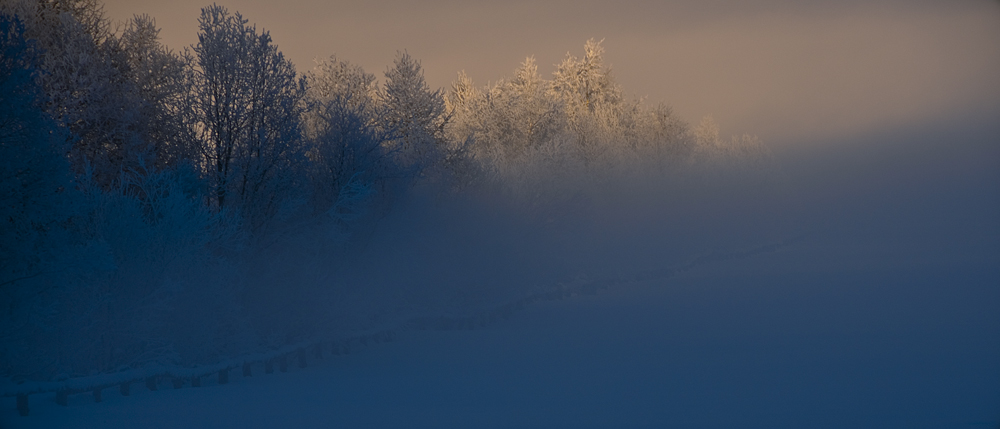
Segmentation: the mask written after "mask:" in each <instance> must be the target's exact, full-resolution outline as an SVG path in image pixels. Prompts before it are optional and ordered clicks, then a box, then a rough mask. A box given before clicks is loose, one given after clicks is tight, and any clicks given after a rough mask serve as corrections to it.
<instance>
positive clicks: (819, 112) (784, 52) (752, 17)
mask: <svg viewBox="0 0 1000 429" xmlns="http://www.w3.org/2000/svg"><path fill="white" fill-rule="evenodd" d="M204 6H205V4H204V3H203V2H198V1H192V0H181V1H176V2H171V3H169V4H166V3H163V2H156V1H135V0H128V1H123V0H111V1H108V2H106V4H105V10H106V11H107V12H108V14H109V16H110V17H111V18H113V19H117V20H126V19H128V18H130V17H131V16H132V15H133V14H136V13H148V14H150V15H151V16H153V17H155V18H156V20H157V24H158V25H159V26H160V27H162V32H161V37H162V40H163V42H164V43H165V44H166V45H167V46H169V47H171V48H173V49H178V50H179V49H181V48H183V47H184V46H189V45H191V44H194V43H196V42H197V38H196V37H195V32H196V28H197V27H196V25H197V23H196V18H197V16H198V11H199V9H200V8H201V7H204ZM226 6H228V7H230V8H231V9H233V10H239V11H241V12H242V13H243V14H244V16H245V17H247V18H248V19H250V21H251V22H253V23H256V24H257V26H258V28H264V29H266V30H268V31H270V32H271V34H272V36H273V37H274V38H275V41H276V42H277V44H278V46H279V47H280V49H281V50H282V51H283V52H284V53H285V54H286V55H287V56H288V57H289V58H291V59H292V61H294V62H295V64H296V65H297V67H298V68H299V70H301V71H306V70H308V69H310V68H312V67H313V65H314V60H315V59H324V58H327V57H328V56H330V55H332V54H336V55H337V56H338V57H339V58H343V59H348V60H350V61H351V62H353V63H355V64H359V65H361V66H363V67H364V68H365V69H366V70H368V71H371V72H375V73H376V75H378V77H379V78H381V72H382V71H384V70H385V69H386V67H387V66H389V65H391V64H392V58H393V56H394V55H395V52H396V51H397V50H408V51H409V52H410V54H412V55H414V56H415V57H416V58H418V59H420V60H421V61H422V64H423V66H424V68H425V70H426V76H427V81H428V83H429V84H430V85H431V87H432V88H448V87H449V86H450V85H451V83H452V82H453V81H454V80H455V78H456V73H457V72H458V71H459V70H465V71H466V72H467V73H468V74H469V76H470V77H472V78H473V80H474V81H476V82H480V83H486V82H488V81H496V80H497V79H500V78H501V77H503V76H504V75H505V74H507V73H509V71H510V70H511V69H512V68H513V67H514V66H515V65H517V64H518V63H520V62H521V61H523V60H524V58H525V57H526V56H534V57H535V58H536V60H537V62H538V64H539V71H540V72H541V73H542V75H548V74H549V73H551V72H552V71H553V70H554V68H555V67H554V65H555V64H557V63H558V62H559V61H561V60H562V59H563V57H564V56H565V55H566V53H567V52H572V53H574V54H576V55H578V52H579V47H580V45H581V43H582V42H583V41H585V40H587V39H589V38H596V39H598V40H601V39H603V40H604V46H605V47H606V48H607V60H608V62H609V63H610V64H611V65H612V66H613V68H614V71H615V75H616V78H617V80H618V81H619V83H621V84H622V86H623V87H624V88H626V92H627V93H628V94H629V95H630V96H637V97H645V98H646V100H647V102H648V103H650V104H653V105H655V104H657V103H666V104H668V105H670V106H672V107H673V108H674V109H675V111H676V112H677V113H679V114H680V115H681V117H683V118H684V119H687V120H688V121H690V122H692V123H696V122H697V121H698V120H699V119H701V117H702V116H704V115H713V116H714V117H715V119H716V121H717V122H719V124H721V126H722V135H723V136H729V135H733V134H737V135H738V134H742V133H745V132H746V133H751V134H756V135H758V136H760V137H761V138H763V139H765V140H766V141H767V142H769V143H770V144H781V145H785V144H792V145H795V144H803V143H804V142H807V141H808V142H815V141H817V140H825V141H838V140H844V139H849V138H851V137H852V136H856V135H858V134H863V133H868V132H889V131H891V130H893V129H899V128H903V127H906V126H908V125H912V124H919V123H926V122H929V121H930V122H935V121H942V120H945V121H951V120H961V118H962V117H963V116H967V115H977V114H979V113H982V112H983V111H994V110H995V109H997V102H996V100H998V99H1000V86H998V85H997V84H996V83H995V79H994V76H995V75H996V72H997V70H1000V53H998V51H997V50H996V49H995V47H996V40H997V39H998V38H1000V26H998V25H997V22H998V20H1000V6H998V5H997V3H996V2H995V1H987V0H969V1H959V2H936V1H919V2H912V1H895V0H889V1H878V2H853V1H852V2H837V3H836V4H828V3H823V2H795V1H779V0H761V1H752V2H741V3H740V4H739V5H733V4H731V3H728V2H715V1H709V2H706V1H687V2H668V3H664V2H649V1H629V2H618V3H615V4H614V5H612V4H608V3H605V2H577V1H574V2H563V1H546V2H505V3H496V4H491V3H471V4H470V3H463V2H451V1H438V2H420V3H419V4H418V3H413V2H405V1H404V2H388V3H386V2H382V3H378V4H373V3H366V2H315V1H306V0H302V1H290V2H280V3H275V2H266V1H253V0H241V1H233V2H228V3H226ZM977 112H978V113H977Z"/></svg>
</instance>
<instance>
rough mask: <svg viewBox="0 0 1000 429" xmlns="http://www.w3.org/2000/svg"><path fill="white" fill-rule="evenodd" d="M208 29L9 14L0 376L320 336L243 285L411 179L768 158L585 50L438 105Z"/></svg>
mask: <svg viewBox="0 0 1000 429" xmlns="http://www.w3.org/2000/svg"><path fill="white" fill-rule="evenodd" d="M198 25H199V29H198V43H197V44H196V45H194V46H192V47H189V48H186V49H184V50H183V51H181V52H175V51H172V50H170V49H168V48H167V47H165V46H163V45H162V44H161V43H160V42H159V40H158V31H159V30H158V29H157V28H156V26H155V22H154V21H153V19H152V18H150V17H147V16H137V17H135V18H133V19H132V20H130V21H129V22H127V23H126V24H125V25H124V27H123V28H122V29H121V30H120V31H117V30H112V26H111V25H110V23H109V20H108V19H107V18H106V17H105V16H104V15H103V13H102V9H101V5H100V4H99V3H98V1H97V0H10V1H5V2H3V3H0V49H2V53H3V55H2V57H0V180H2V182H0V313H2V316H0V374H2V375H3V376H5V377H11V378H13V379H15V380H29V379H34V380H50V379H55V378H58V377H66V376H76V375H81V374H90V373H95V372H97V373H107V372H114V371H117V370H120V369H122V368H132V367H141V366H143V365H146V364H149V363H160V364H173V365H194V364H199V363H205V362H210V361H212V360H213V359H216V360H218V359H222V358H223V357H231V356H236V355H239V354H241V353H248V352H251V351H256V350H258V349H260V348H262V347H274V346H276V345H280V344H283V343H287V342H288V341H291V340H292V339H294V338H303V337H305V336H308V335H312V334H316V332H314V331H311V330H310V329H320V328H315V327H307V326H302V325H301V324H295V323H292V322H291V320H292V319H287V320H286V319H282V320H284V322H281V323H279V322H276V321H275V320H276V319H275V318H276V317H278V316H276V315H275V314H276V313H275V311H273V308H270V307H267V306H261V305H258V304H260V302H261V301H262V299H261V296H267V297H271V296H274V295H273V294H274V293H276V292H275V291H274V290H271V291H265V289H267V288H270V289H274V287H273V286H268V287H267V288H263V287H261V286H260V285H255V284H254V279H252V278H249V277H248V276H249V275H248V274H245V273H247V272H249V271H251V268H254V267H252V266H251V265H252V264H253V262H252V261H254V258H255V257H256V256H255V255H259V254H261V252H264V251H265V250H266V249H268V248H269V247H268V246H278V245H280V243H281V242H282V240H283V239H284V238H283V237H288V236H292V235H295V234H298V236H302V235H307V236H310V237H313V238H312V239H313V240H319V238H315V237H333V236H337V235H336V234H333V235H324V234H322V233H314V232H321V231H336V232H338V233H341V236H342V235H343V234H347V235H348V236H349V235H350V232H351V231H352V229H351V228H352V225H360V224H363V223H364V222H366V219H372V218H377V216H380V215H381V213H382V211H384V210H387V209H388V208H389V207H390V206H391V204H390V203H391V201H393V199H394V197H397V196H400V195H401V194H403V193H405V192H407V190H408V189H410V188H412V187H414V186H425V185H427V186H431V185H433V186H437V187H439V188H441V189H447V190H448V191H450V192H456V191H457V192H475V191H476V190H477V189H484V188H491V187H492V188H500V189H503V190H505V191H509V193H510V194H511V195H514V196H516V197H518V198H522V197H527V198H528V199H529V200H530V199H532V198H535V199H538V198H543V197H542V196H540V195H541V194H540V193H542V192H544V191H545V189H546V188H552V187H553V186H555V187H558V186H559V185H558V184H559V183H576V184H577V186H588V184H590V183H593V182H592V181H599V180H600V179H601V178H602V177H607V176H610V175H613V174H616V172H622V171H649V172H657V173H662V172H664V171H672V170H675V169H680V168H685V166H691V165H720V166H728V165H730V164H733V165H735V164H741V165H742V164H746V163H748V162H750V163H752V162H751V161H752V160H758V159H761V158H762V156H763V155H762V154H766V149H764V148H763V146H762V145H761V144H760V142H759V141H757V140H756V139H755V138H753V137H749V136H744V137H742V138H739V139H734V140H732V141H724V140H721V139H719V137H718V129H717V127H715V126H714V123H712V122H710V121H706V122H703V123H702V124H701V125H699V126H698V127H696V128H695V129H692V128H691V127H690V126H689V125H688V124H687V123H685V122H684V121H682V120H681V119H679V118H677V117H676V115H674V114H673V112H672V111H671V110H670V109H669V108H668V107H665V106H663V105H658V106H655V107H649V106H646V105H645V104H644V103H643V102H642V101H640V100H634V99H629V98H628V97H626V96H625V94H624V91H623V90H622V88H621V87H620V86H619V85H618V84H617V83H616V82H615V80H614V77H613V75H612V73H611V70H610V69H609V68H608V67H607V65H606V64H605V63H604V60H603V48H602V47H601V44H600V42H597V41H594V40H590V41H588V42H587V43H586V45H585V46H584V55H583V57H581V58H577V57H575V56H572V55H567V57H566V58H565V59H564V60H563V61H562V62H561V63H560V64H558V65H557V67H556V70H555V72H554V73H553V75H552V76H551V78H549V79H546V78H545V77H543V76H541V75H540V74H539V72H538V67H537V64H535V61H534V59H533V58H530V57H529V58H528V59H526V60H525V62H524V63H522V64H521V65H520V66H519V67H517V68H516V69H515V71H514V73H513V75H512V76H511V77H509V78H505V79H502V80H500V81H497V82H495V83H493V84H491V85H487V86H483V87H477V86H476V85H475V84H474V83H473V82H472V81H471V80H470V79H469V78H468V77H467V76H466V75H465V74H464V73H460V74H459V76H458V79H457V80H456V81H455V82H454V83H453V84H452V86H451V88H450V89H449V90H447V91H443V90H440V89H432V88H430V87H429V86H428V85H427V83H426V81H425V80H424V76H423V70H422V68H421V65H420V62H419V61H417V60H416V59H414V58H412V57H411V56H410V55H409V54H408V53H406V52H401V53H398V55H397V57H396V59H395V61H394V63H393V65H392V66H391V67H389V68H388V69H387V70H386V71H385V73H384V78H383V80H382V82H381V84H380V83H379V81H378V79H376V76H375V75H374V74H371V73H368V72H366V71H365V70H363V69H362V68H361V67H359V66H357V65H352V64H350V63H349V62H347V61H344V60H342V59H338V58H337V57H330V58H329V59H327V60H324V61H320V62H319V63H318V64H317V65H316V67H315V68H313V69H312V70H311V71H309V72H307V73H305V74H304V75H303V74H299V73H298V72H297V71H296V70H295V68H294V66H293V65H292V63H291V62H289V61H288V60H287V59H285V58H284V57H283V55H282V54H281V52H280V51H278V49H277V47H276V46H275V45H274V44H273V42H272V40H271V38H270V35H269V34H268V33H267V32H266V31H262V30H258V29H257V28H256V27H255V26H253V25H251V24H250V23H249V21H248V20H246V19H245V18H243V17H242V16H241V15H240V14H239V13H230V12H229V11H228V10H227V9H226V8H224V7H222V6H218V5H213V6H209V7H206V8H204V9H202V12H201V16H200V17H199V19H198ZM726 168H729V167H726ZM373 207H377V209H372V210H370V211H368V212H366V208H373ZM365 213H368V217H367V218H366V217H365ZM303 231H306V232H303ZM289 240H290V239H289ZM289 240H286V241H289ZM276 243H278V244H276ZM343 245H344V244H343V243H342V242H335V241H329V242H322V243H320V244H319V245H318V246H317V248H320V249H326V248H340V247H342V246H343ZM314 253H315V255H314V257H316V258H321V256H319V255H320V254H321V253H322V251H317V252H314ZM324 255H326V256H322V257H328V256H329V255H328V254H324ZM317 260H318V261H319V260H320V259H317ZM241 276H242V277H241ZM310 287H315V288H320V289H322V287H321V286H310ZM320 289H309V288H304V289H303V288H300V289H295V291H292V290H289V291H288V293H300V294H312V295H310V296H321V294H323V293H329V291H324V290H320ZM315 311H321V309H315ZM289 317H291V316H289ZM295 320H298V319H295ZM282 323H285V324H282ZM278 326H282V327H284V326H287V327H288V328H287V330H283V329H284V328H282V329H278V328H276V327H278ZM293 331H294V332H293Z"/></svg>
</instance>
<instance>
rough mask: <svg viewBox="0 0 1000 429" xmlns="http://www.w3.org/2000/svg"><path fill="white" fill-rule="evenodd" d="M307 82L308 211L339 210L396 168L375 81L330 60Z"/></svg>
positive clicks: (352, 66) (356, 69)
mask: <svg viewBox="0 0 1000 429" xmlns="http://www.w3.org/2000/svg"><path fill="white" fill-rule="evenodd" d="M307 81H308V89H307V91H306V104H307V106H308V107H307V110H306V112H305V115H304V116H305V124H306V126H305V131H306V136H307V140H308V142H309V152H308V157H309V161H310V163H311V170H312V175H311V179H312V183H313V195H312V197H313V198H312V200H313V208H314V210H315V211H317V212H328V211H329V210H331V209H332V210H335V211H338V210H344V209H345V204H347V203H348V202H350V203H354V202H356V201H355V200H356V198H357V197H359V192H360V191H362V190H364V189H367V190H368V191H371V190H372V187H373V186H374V185H377V184H379V183H381V182H382V181H383V180H385V179H386V178H387V177H388V176H391V175H393V174H394V173H395V169H396V168H395V165H394V161H393V159H392V158H391V157H390V156H389V154H388V147H387V143H388V141H389V140H390V138H391V135H390V134H389V133H388V131H387V129H386V127H385V126H384V122H385V118H384V113H383V112H384V110H383V109H382V108H381V107H380V106H379V105H378V99H377V93H378V87H377V85H376V84H375V76H374V75H372V74H369V73H366V72H365V71H364V69H362V68H361V67H360V66H356V65H352V64H350V63H349V62H347V61H342V60H337V58H336V57H333V56H331V57H330V58H329V59H328V60H325V61H322V62H320V63H318V64H317V66H316V68H315V69H314V70H313V71H312V72H311V73H310V74H309V75H308V78H307ZM361 193H364V192H361ZM348 205H349V204H348ZM335 214H336V213H335Z"/></svg>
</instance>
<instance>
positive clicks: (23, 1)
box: [0, 0, 155, 188]
mask: <svg viewBox="0 0 1000 429" xmlns="http://www.w3.org/2000/svg"><path fill="white" fill-rule="evenodd" d="M0 8H2V9H3V10H4V11H6V12H7V13H10V14H14V15H17V16H19V17H20V18H21V19H22V20H23V21H24V22H25V34H26V35H27V36H28V38H29V39H32V40H34V41H35V43H37V45H38V47H39V49H40V51H41V52H42V53H41V55H40V58H41V63H40V67H39V68H40V69H41V70H43V71H44V73H42V75H41V83H42V87H43V88H44V91H45V94H46V96H47V98H48V100H47V110H48V112H49V113H50V114H51V115H52V116H53V117H54V118H55V119H56V120H57V121H58V122H59V123H60V124H61V125H63V126H65V127H66V128H67V129H68V130H69V131H70V137H71V141H72V146H71V147H70V151H69V155H70V161H71V163H72V166H73V168H74V171H75V172H76V173H77V174H84V173H86V174H88V175H92V176H93V180H94V181H95V183H98V184H100V185H101V186H103V187H105V188H109V187H111V186H112V185H113V182H114V180H115V178H117V177H118V175H119V174H120V172H121V171H122V170H123V169H126V170H128V169H131V170H138V169H143V168H144V165H147V164H149V163H150V162H151V160H152V158H153V157H154V156H155V154H154V153H153V151H152V150H151V145H150V142H149V141H147V140H146V139H145V138H143V135H142V130H141V128H142V122H143V121H142V118H141V112H142V108H141V106H142V100H141V97H140V96H139V94H138V91H137V90H136V86H135V84H134V82H133V81H132V80H131V79H130V76H129V74H128V72H127V67H128V65H127V60H126V57H125V55H124V52H123V51H122V50H121V47H120V43H119V41H118V39H117V38H116V37H115V36H114V34H113V33H112V32H111V31H110V30H109V21H108V20H107V19H106V18H105V17H104V13H103V10H102V6H101V5H100V3H99V2H98V1H97V0H52V1H43V0H11V1H10V2H3V3H0Z"/></svg>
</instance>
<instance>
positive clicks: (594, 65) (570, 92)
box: [552, 39, 622, 117]
mask: <svg viewBox="0 0 1000 429" xmlns="http://www.w3.org/2000/svg"><path fill="white" fill-rule="evenodd" d="M583 50H584V55H583V58H577V57H575V56H573V55H572V54H569V53H567V54H566V58H565V59H564V60H563V61H562V62H561V63H559V65H558V66H556V71H555V72H553V79H552V89H553V90H554V91H555V92H556V93H557V94H559V95H560V96H561V97H562V98H563V100H564V101H565V102H566V107H567V109H568V111H569V112H570V115H571V117H575V116H576V115H580V114H582V113H584V112H593V111H594V110H595V109H597V108H598V106H600V105H602V104H614V103H618V102H620V101H621V100H622V91H621V88H620V87H619V86H618V85H617V84H615V82H614V78H613V77H612V75H611V69H610V68H609V67H606V66H605V65H604V47H602V46H601V42H600V41H596V40H594V39H590V40H588V41H587V43H586V44H585V45H584V47H583Z"/></svg>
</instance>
